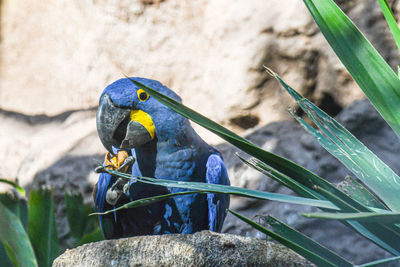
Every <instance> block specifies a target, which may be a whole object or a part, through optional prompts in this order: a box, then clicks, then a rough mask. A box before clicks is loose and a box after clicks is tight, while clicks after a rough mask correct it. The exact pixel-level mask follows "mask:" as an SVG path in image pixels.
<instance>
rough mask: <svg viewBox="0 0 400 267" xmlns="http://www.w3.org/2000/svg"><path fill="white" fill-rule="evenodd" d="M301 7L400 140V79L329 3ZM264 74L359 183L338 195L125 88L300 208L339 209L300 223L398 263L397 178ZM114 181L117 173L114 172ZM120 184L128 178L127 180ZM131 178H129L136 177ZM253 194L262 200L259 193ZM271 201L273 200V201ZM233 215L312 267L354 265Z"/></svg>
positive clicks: (302, 172) (203, 121) (313, 1)
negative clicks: (231, 154) (337, 233)
mask: <svg viewBox="0 0 400 267" xmlns="http://www.w3.org/2000/svg"><path fill="white" fill-rule="evenodd" d="M304 2H305V4H306V6H307V8H308V9H309V11H310V13H311V15H312V16H313V18H314V20H315V21H316V23H317V24H318V26H319V27H320V29H321V31H322V33H323V34H324V36H325V38H326V39H327V41H328V43H329V44H330V45H331V47H332V48H333V50H334V51H335V53H336V54H337V56H338V57H339V59H340V60H341V61H342V63H343V64H344V65H345V67H346V68H347V69H348V71H349V73H350V74H351V75H352V77H353V78H354V80H355V81H356V82H357V83H358V85H359V86H360V88H361V89H362V90H363V91H364V92H365V94H366V95H367V97H368V98H369V99H370V101H371V102H372V103H373V104H374V106H375V107H376V109H377V110H378V111H379V112H380V114H381V115H382V116H383V118H384V119H385V120H386V121H387V122H388V124H389V125H390V126H391V127H392V129H393V130H394V131H395V132H396V133H397V135H399V136H400V105H399V103H400V80H399V78H398V77H397V76H396V74H395V73H394V72H393V70H392V69H391V68H390V66H389V65H388V64H387V63H386V62H385V60H384V59H383V58H382V57H381V56H380V55H379V53H378V52H377V51H376V50H375V48H374V47H373V46H372V45H371V44H370V42H369V41H368V40H367V39H366V38H365V37H364V36H363V35H362V33H361V32H360V31H359V30H358V29H357V27H356V26H355V25H354V24H353V23H352V21H351V20H350V19H349V18H348V17H347V16H346V15H345V14H344V13H343V12H342V11H341V10H340V8H339V7H338V6H337V5H336V4H335V3H334V2H333V1H332V0H304ZM379 4H380V5H381V8H382V11H383V13H384V15H385V18H386V20H387V21H388V24H389V27H390V29H391V31H392V33H393V35H394V38H395V41H396V42H397V43H398V44H400V41H399V40H400V30H399V28H398V26H397V23H396V22H395V21H394V17H393V14H392V13H391V11H390V8H389V7H388V4H387V2H386V1H385V0H379ZM270 73H271V74H272V75H273V76H274V77H275V78H276V79H277V80H278V81H279V83H280V84H281V85H282V86H283V87H284V88H285V89H286V91H287V92H288V93H289V94H290V95H291V96H292V97H293V99H294V100H296V102H297V103H298V105H299V106H300V107H301V108H302V109H303V111H304V112H305V114H306V115H308V117H309V118H310V119H311V120H312V121H313V122H314V123H315V125H316V126H317V128H316V129H314V128H313V127H312V126H311V125H309V124H308V123H307V122H306V121H305V120H304V119H302V118H300V117H297V116H295V115H294V117H295V118H296V119H297V121H298V122H299V123H300V124H301V125H302V126H303V127H304V128H305V129H306V130H307V131H308V132H309V133H310V134H311V135H313V136H314V137H315V139H316V140H318V142H319V143H320V144H321V146H323V147H324V148H325V149H326V150H328V151H329V152H330V153H331V154H332V155H334V156H335V157H336V158H338V159H339V160H340V161H341V162H342V163H343V164H344V165H345V166H346V167H347V168H348V169H349V170H351V171H352V172H353V173H354V175H355V176H356V177H357V178H358V180H359V181H361V182H362V183H360V182H358V181H357V180H355V179H354V178H346V180H345V181H346V183H344V184H342V186H341V188H342V189H343V190H344V191H341V190H339V189H338V188H337V187H336V186H334V185H332V184H330V183H329V182H327V181H325V180H324V179H322V178H321V177H319V176H317V175H316V174H314V173H312V172H310V171H308V170H306V169H304V168H302V167H300V166H298V165H296V164H294V163H293V162H291V161H289V160H286V159H283V158H281V157H279V156H276V155H274V154H272V153H270V152H267V151H264V150H262V149H261V148H258V147H256V146H255V145H253V144H252V143H251V142H249V141H247V140H245V139H244V138H242V137H240V136H238V135H236V134H234V133H233V132H231V131H229V130H227V129H226V128H224V127H222V126H221V125H218V124H217V123H215V122H213V121H211V120H210V119H208V118H206V117H204V116H202V115H201V114H198V113H197V112H195V111H193V110H191V109H189V108H187V107H185V106H183V105H182V104H180V103H179V102H177V101H174V100H172V99H170V98H168V97H166V96H164V95H162V94H160V93H158V92H157V91H155V90H153V89H152V88H149V87H148V86H146V85H144V84H142V83H140V82H137V81H134V80H131V81H132V83H134V84H136V85H137V86H139V87H141V88H143V89H144V90H145V91H146V92H147V93H148V94H149V95H150V96H152V97H154V98H155V99H157V100H158V101H160V102H161V103H163V104H165V105H166V106H168V107H169V108H171V109H172V110H174V111H176V112H177V113H179V114H181V115H183V116H185V117H187V118H189V119H191V120H192V121H194V122H196V123H198V124H200V125H201V126H203V127H205V128H207V129H208V130H210V131H212V132H214V133H215V134H217V135H218V136H220V137H222V138H223V139H225V140H226V141H228V142H230V143H231V144H233V145H234V146H236V147H237V148H240V149H241V150H243V151H244V152H246V153H248V154H250V155H251V156H253V157H254V158H253V159H251V160H249V161H247V160H244V159H242V160H243V161H244V162H245V163H246V164H248V165H249V166H251V167H253V168H255V169H256V170H258V171H260V172H262V173H264V174H265V175H267V176H269V177H270V178H272V179H274V180H276V181H278V182H280V183H282V184H283V185H285V186H287V187H288V188H290V189H292V190H293V191H294V192H296V193H297V194H299V195H300V196H301V197H302V201H303V202H302V203H303V204H305V203H306V202H307V201H305V200H304V199H309V200H319V201H325V202H327V203H330V204H329V205H331V206H332V207H333V206H334V207H337V208H339V210H337V209H336V211H335V210H333V211H332V210H331V211H329V210H327V209H326V207H322V206H319V208H320V209H321V210H322V211H323V212H322V213H313V214H305V216H306V217H314V218H322V219H333V220H338V221H340V222H342V223H344V224H345V225H347V226H349V227H350V228H352V229H353V230H354V231H356V232H358V233H360V234H361V235H363V236H365V237H366V238H368V239H370V240H371V241H372V242H374V243H375V244H377V245H378V246H380V247H382V248H383V249H385V250H386V251H388V252H390V253H391V254H393V255H396V256H399V255H400V227H399V222H400V215H399V213H398V211H399V209H400V200H399V198H398V192H399V190H400V186H399V185H400V177H399V176H398V175H397V174H396V173H394V172H393V171H392V170H391V169H390V168H389V167H388V166H387V165H386V164H384V163H383V162H382V161H381V160H380V159H379V158H378V157H377V156H376V155H374V154H373V153H372V152H371V151H370V150H369V149H367V148H366V147H365V146H364V145H363V144H362V143H361V142H360V141H358V140H357V139H356V138H355V137H354V136H353V135H352V134H351V133H350V132H348V131H347V130H346V129H345V128H344V127H343V126H341V125H340V124H339V123H337V122H336V121H335V120H334V119H333V118H331V117H330V116H328V115H327V114H326V113H324V112H323V111H322V110H320V109H319V108H318V107H316V106H315V105H313V104H312V103H311V102H310V101H308V100H307V99H305V98H304V97H303V96H301V95H300V94H298V93H297V92H296V91H295V90H294V89H293V88H291V87H290V86H289V85H287V84H286V83H285V82H284V81H283V80H282V79H281V78H280V77H279V76H278V75H277V74H275V73H273V72H272V71H270ZM114 175H119V174H116V173H114ZM125 177H127V176H126V175H125ZM132 178H133V179H134V177H132ZM138 181H140V182H149V183H153V184H159V185H164V186H177V187H184V188H190V189H192V190H202V191H207V192H219V193H233V192H232V190H230V189H228V187H226V188H225V187H224V188H223V187H220V188H217V187H214V185H208V187H207V188H205V186H204V185H200V184H198V183H185V184H184V186H183V184H182V183H179V184H173V183H167V182H160V181H156V180H151V179H147V178H145V179H144V178H142V179H138ZM363 184H365V185H366V187H365V186H364V185H363ZM252 193H255V192H252ZM257 194H260V193H259V192H257ZM242 196H247V197H255V195H254V194H248V193H247V194H246V195H242ZM165 197H167V196H165ZM265 199H268V198H265ZM269 199H270V200H271V198H269ZM282 199H284V201H286V202H289V201H288V199H286V198H285V197H282ZM274 200H276V199H274ZM231 212H232V213H233V214H234V215H235V216H237V217H239V218H240V219H242V220H244V221H246V222H248V223H249V224H251V225H252V226H254V227H255V228H256V229H258V230H260V231H262V232H264V233H266V234H267V235H269V236H271V237H272V238H274V239H275V240H277V241H279V242H281V243H282V244H284V245H286V246H288V247H290V248H291V249H293V250H294V251H296V252H298V253H299V254H301V255H303V256H304V257H306V258H307V259H309V260H310V261H312V262H314V263H315V264H317V265H321V266H351V265H352V264H351V263H350V262H348V261H346V260H345V259H343V258H341V257H340V256H338V255H336V254H335V253H333V252H331V251H329V250H327V249H326V248H324V247H322V246H320V245H319V244H317V243H315V242H314V241H312V240H310V239H309V238H307V237H305V236H304V235H302V234H300V233H299V232H297V231H296V230H294V229H292V228H290V227H289V226H286V225H284V224H283V223H281V222H279V221H278V220H276V219H274V218H272V217H267V218H268V222H269V224H270V226H271V228H272V229H271V230H269V229H266V228H265V227H262V226H260V225H259V224H257V223H255V222H253V221H251V220H249V219H248V218H245V217H243V216H241V215H240V214H238V213H236V212H234V211H231ZM396 259H398V257H392V258H389V259H385V260H380V261H376V262H371V263H366V264H364V265H363V266H374V265H377V264H380V263H385V262H389V261H393V260H396Z"/></svg>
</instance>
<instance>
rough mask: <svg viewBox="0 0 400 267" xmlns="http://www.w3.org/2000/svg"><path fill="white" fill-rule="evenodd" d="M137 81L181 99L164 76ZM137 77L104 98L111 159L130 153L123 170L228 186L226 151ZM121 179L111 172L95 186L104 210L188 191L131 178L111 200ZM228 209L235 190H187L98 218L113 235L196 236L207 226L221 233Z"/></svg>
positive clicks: (102, 127) (101, 117)
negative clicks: (188, 192) (160, 79)
mask: <svg viewBox="0 0 400 267" xmlns="http://www.w3.org/2000/svg"><path fill="white" fill-rule="evenodd" d="M130 79H133V80H135V81H138V82H140V83H142V84H145V85H146V86H149V87H151V88H153V89H155V90H157V91H158V92H160V93H162V94H164V95H166V96H168V97H170V98H172V99H174V100H177V101H179V102H181V99H180V97H179V96H178V95H177V94H175V93H174V92H173V91H172V90H170V89H169V88H168V87H166V86H163V85H162V84H161V83H160V82H158V81H155V80H150V79H145V78H130ZM130 79H129V78H124V79H120V80H117V81H115V82H114V83H112V84H110V85H109V86H107V87H106V88H105V89H104V91H103V93H102V94H101V96H100V101H99V108H98V111H97V116H96V119H97V131H98V134H99V137H100V140H101V142H102V143H103V145H104V146H105V148H106V149H107V150H108V152H109V153H107V155H106V160H105V163H104V164H105V165H112V166H114V167H119V166H121V165H122V162H123V161H124V159H126V158H127V157H129V156H130V157H131V158H132V157H133V158H134V159H135V160H134V163H133V165H131V166H130V167H126V166H125V167H124V168H125V169H123V171H125V172H129V173H132V174H133V175H136V176H144V177H155V178H162V179H170V180H176V181H193V182H205V183H212V184H223V185H229V184H230V183H229V178H228V174H227V170H226V167H225V165H224V162H223V159H222V157H221V155H220V153H219V152H218V151H217V150H216V149H215V148H213V147H211V146H210V145H208V144H207V143H205V142H204V141H203V140H202V139H201V138H200V137H199V136H198V135H197V133H196V132H195V131H194V130H193V128H192V127H191V125H190V123H189V120H188V119H186V118H184V117H183V116H181V115H179V114H177V113H175V112H174V111H172V110H171V109H169V108H168V107H166V106H164V105H163V104H161V103H160V102H158V101H157V100H156V99H154V98H152V97H150V96H149V95H148V94H147V93H146V92H145V91H144V90H143V89H142V88H139V87H137V86H136V85H135V84H134V83H133V82H132V81H131V80H130ZM117 180H118V178H117V177H114V176H111V175H110V174H108V173H106V172H103V173H101V174H100V176H99V179H98V182H97V185H96V187H95V190H94V198H95V207H96V209H97V211H98V212H104V211H107V210H110V209H113V208H115V207H119V206H121V205H123V204H125V203H127V202H130V201H133V200H137V199H140V198H145V197H151V196H155V195H163V194H168V193H175V192H181V191H185V190H186V189H180V188H172V187H171V188H167V187H162V186H156V185H150V184H145V183H141V182H138V181H134V180H130V182H129V183H128V184H129V186H128V187H126V185H125V186H124V190H123V192H124V193H123V194H122V195H121V196H120V197H115V196H114V198H113V197H109V195H112V194H111V193H110V191H112V190H114V189H113V188H114V187H115V186H116V184H117V183H118V182H117ZM110 188H111V189H110ZM109 193H110V194H109ZM112 196H113V195H112ZM108 198H110V199H111V200H108ZM228 207H229V195H226V194H211V193H208V194H192V195H181V196H176V197H174V198H169V199H168V200H165V201H161V202H157V203H154V204H151V205H148V206H142V207H137V208H132V209H123V210H119V211H117V212H114V213H110V214H107V215H102V216H99V220H100V224H101V228H102V231H103V234H104V236H105V237H106V238H107V239H110V238H120V237H127V236H136V235H152V234H169V233H185V234H190V233H194V232H197V231H201V230H211V231H217V232H219V231H221V228H222V224H223V222H224V220H225V216H226V209H227V208H228Z"/></svg>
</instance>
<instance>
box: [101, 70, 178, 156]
mask: <svg viewBox="0 0 400 267" xmlns="http://www.w3.org/2000/svg"><path fill="white" fill-rule="evenodd" d="M129 79H133V80H135V81H138V82H140V83H142V84H145V85H146V86H149V87H151V88H153V89H155V90H157V91H159V92H160V93H162V94H164V95H166V96H168V97H170V98H172V99H174V100H177V101H179V102H181V99H180V97H179V96H178V95H177V94H175V93H174V92H173V91H171V90H170V89H169V88H168V87H166V86H164V85H162V84H161V83H160V82H158V81H155V80H150V79H145V78H137V77H134V78H124V79H120V80H117V81H115V82H114V83H112V84H110V85H108V86H107V87H106V88H105V89H104V91H103V93H102V94H101V96H100V101H99V108H98V110H97V116H96V124H97V132H98V134H99V137H100V140H101V142H102V143H103V145H104V147H105V148H106V149H107V150H108V151H109V152H111V153H113V151H112V147H113V146H114V147H117V148H123V149H131V148H136V147H139V146H142V145H144V144H146V143H148V142H150V141H152V140H154V139H155V138H159V139H160V138H161V139H168V138H169V135H172V134H173V133H174V131H176V128H177V127H178V128H179V127H182V126H183V125H184V124H186V122H185V121H184V119H183V117H182V116H180V115H178V114H176V113H175V112H173V111H172V110H170V109H169V108H167V107H166V106H164V105H162V104H161V103H160V102H158V101H157V100H156V99H154V98H152V97H150V96H149V95H148V94H147V93H146V92H145V91H144V90H143V89H142V88H140V87H137V86H136V85H135V84H134V83H133V82H132V81H130V80H129ZM174 128H175V129H174Z"/></svg>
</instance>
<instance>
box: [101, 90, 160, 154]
mask: <svg viewBox="0 0 400 267" xmlns="http://www.w3.org/2000/svg"><path fill="white" fill-rule="evenodd" d="M133 112H134V111H133V110H131V109H128V108H120V107H117V106H116V105H114V103H113V102H112V100H111V98H110V96H109V95H107V94H105V95H103V96H102V98H101V100H100V105H99V108H98V109H97V115H96V125H97V132H98V134H99V137H100V140H101V142H102V143H103V145H104V147H105V148H106V149H107V150H108V151H109V152H110V153H111V154H114V153H113V150H112V147H113V146H114V147H118V148H122V149H131V148H134V147H138V146H141V145H143V144H145V143H147V142H149V141H151V140H152V139H153V138H154V124H153V121H152V120H151V117H150V116H148V114H147V113H145V112H143V111H140V112H141V113H144V114H146V115H147V117H146V119H147V120H146V122H141V121H140V120H138V119H136V117H135V116H132V113H133ZM136 112H137V111H136ZM149 121H150V122H151V123H150V124H149ZM149 125H150V126H152V127H153V128H151V127H149ZM149 130H150V131H149ZM151 133H152V134H151Z"/></svg>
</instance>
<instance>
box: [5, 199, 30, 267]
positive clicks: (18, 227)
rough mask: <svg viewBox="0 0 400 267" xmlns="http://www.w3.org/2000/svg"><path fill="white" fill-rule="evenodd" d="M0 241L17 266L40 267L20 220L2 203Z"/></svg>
mask: <svg viewBox="0 0 400 267" xmlns="http://www.w3.org/2000/svg"><path fill="white" fill-rule="evenodd" d="M0 229H1V230H0V240H1V242H2V243H3V245H4V247H5V250H6V253H7V254H8V256H9V258H10V259H11V261H12V262H13V264H14V265H15V266H27V267H29V266H38V265H37V262H36V258H35V254H34V252H33V249H32V246H31V242H30V241H29V238H28V235H27V234H26V232H25V230H24V227H23V225H22V223H21V221H20V220H19V218H18V217H17V216H16V215H15V214H14V213H13V212H11V211H10V210H8V209H7V208H6V207H5V205H4V204H2V203H1V202H0Z"/></svg>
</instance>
